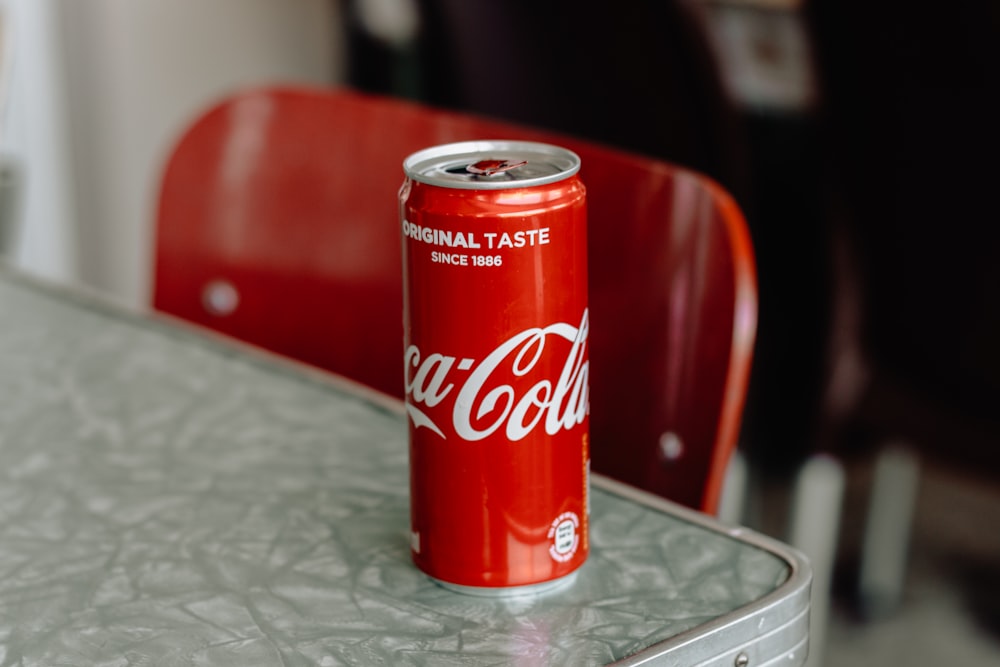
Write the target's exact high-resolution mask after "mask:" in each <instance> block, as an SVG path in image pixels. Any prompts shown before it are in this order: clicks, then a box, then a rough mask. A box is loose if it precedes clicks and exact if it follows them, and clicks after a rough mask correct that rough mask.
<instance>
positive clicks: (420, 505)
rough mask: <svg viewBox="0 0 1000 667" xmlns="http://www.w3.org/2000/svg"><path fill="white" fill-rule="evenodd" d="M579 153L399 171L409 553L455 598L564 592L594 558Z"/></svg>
mask: <svg viewBox="0 0 1000 667" xmlns="http://www.w3.org/2000/svg"><path fill="white" fill-rule="evenodd" d="M579 168H580V159H579V157H578V156H577V155H576V154H575V153H573V152H571V151H568V150H565V149H563V148H559V147H556V146H551V145H547V144H540V143H533V142H521V141H474V142H463V143H456V144H447V145H443V146H435V147H432V148H428V149H426V150H423V151H419V152H417V153H414V154H413V155H410V156H409V157H408V158H406V160H404V162H403V169H404V172H405V174H406V178H405V180H404V182H403V185H402V187H401V189H400V193H399V202H400V222H401V229H402V241H403V304H404V306H403V310H404V313H403V325H404V359H403V361H404V363H403V365H404V369H405V370H404V373H405V382H406V411H407V414H408V419H409V443H410V499H411V504H410V510H411V530H412V533H411V551H412V555H413V560H414V562H415V563H416V565H417V567H418V568H420V569H421V570H423V571H424V572H426V573H427V574H429V575H430V576H431V577H432V578H434V579H435V580H437V581H438V582H440V583H441V584H443V585H445V586H447V587H449V588H453V589H456V590H459V591H462V592H467V593H474V594H484V595H509V594H519V593H523V592H538V591H540V590H545V589H548V588H552V587H555V586H558V585H562V584H565V583H568V582H569V581H570V580H571V579H572V577H571V575H573V574H575V572H576V571H577V569H578V568H579V567H580V566H581V565H582V564H583V563H584V561H585V560H586V558H587V553H588V550H589V541H588V532H587V531H588V527H587V526H588V492H589V484H590V455H589V446H588V430H589V415H588V413H589V386H588V374H589V360H588V357H589V355H588V345H587V334H588V330H589V325H588V310H587V236H586V235H587V224H586V192H585V189H584V186H583V183H582V182H581V181H580V178H579V176H578V175H577V172H578V171H579Z"/></svg>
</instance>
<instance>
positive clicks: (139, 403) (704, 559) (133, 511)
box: [0, 269, 811, 667]
mask: <svg viewBox="0 0 1000 667" xmlns="http://www.w3.org/2000/svg"><path fill="white" fill-rule="evenodd" d="M0 323H2V324H0V664H18V665H25V666H27V665H103V666H110V665H115V666H118V665H122V666H124V665H158V666H173V665H178V666H179V665H237V664H238V665H288V666H292V665H321V666H324V667H325V666H331V665H459V664H461V665H463V666H464V665H497V664H517V665H591V664H605V663H615V664H622V665H638V664H664V665H695V664H698V665H701V664H705V665H727V666H732V665H749V667H758V666H760V665H765V664H778V663H780V664H781V665H800V664H802V663H803V662H804V660H805V657H806V652H807V643H808V611H809V583H810V578H811V575H810V571H809V567H808V564H807V563H806V562H805V561H804V559H803V558H802V557H801V556H800V555H799V554H798V553H796V552H795V551H794V550H792V549H790V548H788V547H785V546H784V545H782V544H780V543H778V542H775V541H773V540H770V539H768V538H765V537H763V536H761V535H758V534H755V533H753V532H750V531H747V530H744V529H740V528H729V527H725V526H722V525H720V524H718V523H716V522H714V521H713V520H711V519H709V518H707V517H704V516H702V515H701V514H698V513H695V512H692V511H689V510H685V509H683V508H681V507H678V506H676V505H674V504H671V503H669V502H666V501H664V500H661V499H658V498H654V497H652V496H649V495H647V494H644V493H641V492H638V491H635V490H633V489H631V488H628V487H625V486H623V485H620V484H616V483H615V482H613V481H611V480H608V479H604V478H601V477H599V476H596V475H595V476H594V481H593V484H594V490H593V498H592V528H591V547H592V553H591V556H590V559H589V560H588V562H587V564H586V565H584V567H583V568H582V569H581V570H580V573H579V576H578V577H577V579H576V581H575V582H574V583H573V584H572V586H569V587H565V588H563V589H560V590H558V591H556V592H553V593H549V594H546V595H541V596H535V597H521V598H510V599H493V598H480V597H473V596H465V595H461V594H458V593H454V592H451V591H448V590H445V589H444V588H442V587H440V586H437V585H435V584H434V583H433V582H431V581H430V580H429V579H428V578H427V577H426V576H425V575H423V574H422V573H421V572H419V571H417V570H416V569H415V568H414V567H413V565H412V564H411V562H410V558H409V551H408V537H407V530H408V491H407V447H406V422H405V416H404V413H403V411H402V409H401V406H400V405H399V404H398V403H396V402H395V401H394V400H392V399H389V398H385V397H382V396H380V395H377V394H374V393H373V392H368V391H366V390H364V389H363V388H360V387H358V386H357V385H353V384H351V383H350V382H348V381H346V380H344V379H342V378H338V377H335V376H332V375H329V374H325V373H322V372H320V371H317V370H313V369H310V368H306V367H304V366H301V365H298V364H295V363H294V362H287V361H284V360H281V359H276V358H274V357H271V356H269V355H267V354H265V353H262V352H258V351H256V350H253V349H250V348H248V347H245V346H243V345H241V344H238V343H233V342H230V341H227V340H223V339H221V338H220V337H217V336H214V335H212V334H208V333H203V332H200V331H196V330H194V329H193V328H191V327H187V326H184V325H182V324H180V323H177V322H172V321H169V320H167V319H166V318H163V317H159V316H156V315H153V314H134V313H130V312H127V311H125V310H124V309H120V308H117V307H115V306H113V305H111V304H109V303H105V302H103V301H102V300H101V299H99V298H97V297H94V296H92V295H87V294H84V293H83V292H81V291H79V290H75V289H67V288H61V287H56V286H52V285H48V284H43V283H41V282H39V281H38V280H36V279H33V278H28V277H26V276H23V275H21V274H18V273H15V272H13V271H11V270H10V269H0ZM616 661H617V662H616Z"/></svg>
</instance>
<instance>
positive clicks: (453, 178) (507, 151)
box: [403, 141, 580, 190]
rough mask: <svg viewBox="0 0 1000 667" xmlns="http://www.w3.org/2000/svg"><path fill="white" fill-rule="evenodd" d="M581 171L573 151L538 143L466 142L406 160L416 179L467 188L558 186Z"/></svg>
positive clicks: (498, 188) (408, 169)
mask: <svg viewBox="0 0 1000 667" xmlns="http://www.w3.org/2000/svg"><path fill="white" fill-rule="evenodd" d="M579 170H580V158H579V156H577V154H576V153H574V152H573V151H570V150H567V149H565V148H560V147H559V146H553V145H550V144H543V143H538V142H534V141H462V142H459V143H454V144H442V145H440V146H433V147H431V148H425V149H424V150H421V151H417V152H416V153H413V154H412V155H410V156H409V157H408V158H406V159H405V160H403V171H405V172H406V175H407V176H408V177H410V178H412V179H413V180H415V181H420V182H421V183H427V184H429V185H438V186H441V187H446V188H461V189H465V190H505V189H510V188H527V187H531V186H535V185H545V184H547V183H555V182H556V181H561V180H563V179H564V178H569V177H570V176H572V175H573V174H575V173H576V172H578V171H579Z"/></svg>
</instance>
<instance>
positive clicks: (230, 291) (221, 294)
mask: <svg viewBox="0 0 1000 667" xmlns="http://www.w3.org/2000/svg"><path fill="white" fill-rule="evenodd" d="M201 303H202V305H203V306H204V307H205V310H207V311H208V312H209V313H211V314H212V315H215V316H217V317H225V316H226V315H231V314H232V313H233V311H235V310H236V307H237V306H238V305H239V304H240V293H239V291H237V289H236V287H235V286H234V285H233V284H232V283H231V282H229V281H228V280H222V279H216V280H213V281H211V282H209V283H208V284H207V285H205V288H204V289H203V290H202V292H201Z"/></svg>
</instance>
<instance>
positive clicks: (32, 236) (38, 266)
mask: <svg viewBox="0 0 1000 667" xmlns="http://www.w3.org/2000/svg"><path fill="white" fill-rule="evenodd" d="M0 12H2V14H0V16H2V19H0V21H2V24H0V58H2V62H0V154H2V156H3V159H4V160H5V161H6V162H8V163H9V164H10V165H16V171H14V172H13V173H16V174H17V177H16V179H17V180H16V182H15V183H12V184H9V186H8V187H7V188H5V192H4V194H3V196H4V197H6V198H10V197H16V198H18V199H19V200H20V206H16V207H12V206H10V205H9V202H5V204H4V206H3V207H2V211H3V213H4V217H3V219H0V225H4V226H5V228H6V227H7V226H9V227H11V228H13V227H16V228H17V229H16V230H12V231H10V232H5V233H2V234H0V235H2V236H3V237H4V238H5V239H8V240H9V241H10V243H11V245H12V246H13V247H12V248H9V249H8V250H9V252H10V253H11V254H12V258H13V260H14V261H16V262H17V263H19V264H21V265H22V266H24V267H25V268H27V269H29V270H32V271H34V272H36V273H40V274H43V275H47V276H49V277H51V278H53V279H56V280H62V281H68V280H72V279H74V278H75V277H76V275H77V265H76V250H75V238H76V237H75V231H76V209H75V206H74V203H73V195H72V193H73V183H72V170H71V168H70V153H69V133H68V126H67V117H66V114H65V108H66V91H65V85H64V83H65V78H64V71H63V59H62V57H61V50H60V48H59V34H58V21H57V11H56V7H55V2H54V1H53V0H0ZM14 188H17V189H18V190H20V192H19V193H16V192H15V191H14ZM15 231H16V233H14V232H15Z"/></svg>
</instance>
